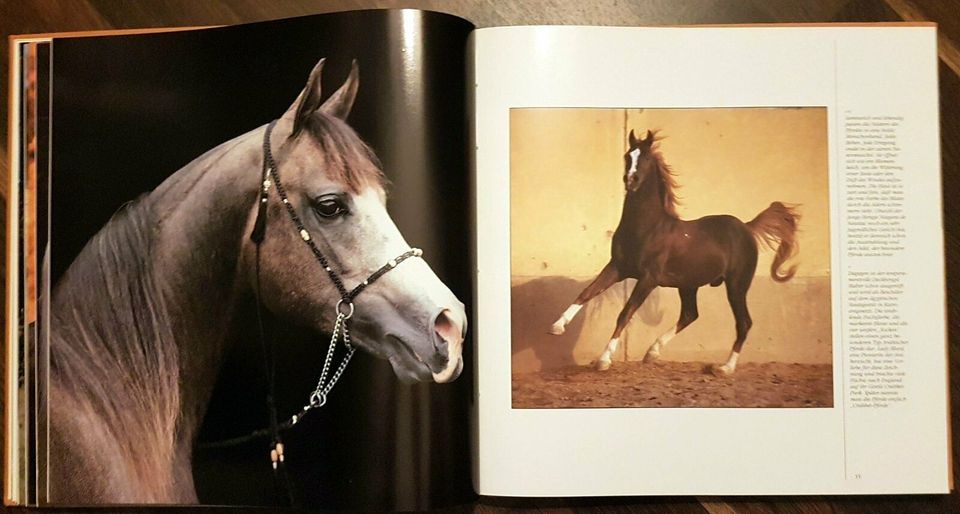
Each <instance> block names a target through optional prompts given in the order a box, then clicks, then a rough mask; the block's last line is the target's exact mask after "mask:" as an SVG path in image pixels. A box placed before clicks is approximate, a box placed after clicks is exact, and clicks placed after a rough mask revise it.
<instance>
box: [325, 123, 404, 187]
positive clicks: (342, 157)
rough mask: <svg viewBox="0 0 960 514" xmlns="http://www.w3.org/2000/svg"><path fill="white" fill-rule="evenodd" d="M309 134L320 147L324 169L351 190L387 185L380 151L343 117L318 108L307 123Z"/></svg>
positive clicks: (331, 177) (329, 175) (330, 176)
mask: <svg viewBox="0 0 960 514" xmlns="http://www.w3.org/2000/svg"><path fill="white" fill-rule="evenodd" d="M306 129H307V130H306V132H307V134H308V135H309V137H311V138H313V140H314V141H315V142H316V143H317V144H318V145H319V146H320V149H321V151H322V152H323V154H324V158H325V160H326V163H327V166H326V167H325V169H324V172H325V173H327V175H328V177H329V178H330V179H332V180H335V181H337V182H340V183H341V184H343V185H345V186H346V187H347V189H348V190H349V191H350V192H352V193H359V192H360V191H362V190H363V189H365V188H367V187H370V186H373V187H378V188H380V189H384V188H385V187H386V178H385V177H384V175H383V171H382V165H381V163H380V159H379V158H378V157H377V154H376V153H375V152H374V151H373V149H372V148H370V146H368V145H367V144H366V143H365V142H364V141H363V139H361V138H360V136H359V135H357V133H356V132H355V131H354V130H353V129H352V128H351V127H350V126H349V125H348V124H347V123H346V122H344V121H343V120H341V119H339V118H336V117H334V116H330V115H327V114H326V113H324V112H322V111H318V112H316V113H314V114H313V115H312V116H310V117H309V118H308V120H307V123H306Z"/></svg>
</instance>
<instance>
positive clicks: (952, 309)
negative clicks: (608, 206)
mask: <svg viewBox="0 0 960 514" xmlns="http://www.w3.org/2000/svg"><path fill="white" fill-rule="evenodd" d="M382 7H417V8H422V9H432V10H437V11H443V12H448V13H451V14H455V15H458V16H461V17H463V18H466V19H469V20H471V21H472V22H473V23H474V24H475V25H477V26H479V27H484V26H492V25H529V24H579V25H660V24H671V25H676V24H703V23H758V22H873V21H901V20H907V21H924V20H928V21H935V22H937V23H938V24H939V25H940V46H939V54H940V106H941V107H940V112H941V138H942V145H943V148H942V155H943V157H942V162H943V187H944V191H943V195H944V200H945V201H944V205H945V207H944V208H945V212H944V216H945V219H944V223H945V227H946V235H945V237H946V248H947V278H948V281H947V284H948V301H949V309H948V317H949V328H950V332H951V333H952V337H951V338H950V350H951V351H950V370H951V376H952V377H953V378H952V380H951V390H952V398H953V400H952V401H951V405H952V411H953V421H954V426H960V424H958V423H957V413H958V412H960V409H958V408H957V403H958V401H960V394H957V382H958V380H960V368H958V366H960V352H958V351H957V350H958V348H957V345H958V342H960V337H958V334H960V330H957V328H958V323H960V296H958V294H960V287H958V280H957V278H958V272H960V267H958V266H960V230H958V228H960V223H958V221H960V219H958V215H960V208H958V202H957V201H956V200H955V199H956V198H957V197H958V195H960V1H957V0H949V1H939V0H808V1H802V0H775V1H768V0H742V1H736V0H687V1H670V0H635V1H627V0H602V1H597V0H591V1H589V2H586V1H582V0H542V1H505V0H473V1H470V0H449V1H443V0H433V1H377V0H339V1H333V0H328V1H302V0H261V1H256V0H234V1H222V2H214V1H208V0H150V1H146V0H145V1H140V2H135V1H131V0H71V1H66V0H64V1H59V2H57V1H53V0H29V1H28V0H0V31H2V33H3V35H4V36H7V35H10V34H24V33H37V32H54V31H77V30H94V29H118V28H141V27H158V26H189V25H215V24H230V23H241V22H251V21H260V20H267V19H273V18H281V17H289V16H298V15H306V14H315V13H319V12H329V11H340V10H349V9H368V8H382ZM0 55H2V57H0V59H2V60H0V76H2V77H3V79H2V80H0V97H3V98H6V97H7V87H8V83H7V79H6V77H7V76H8V75H7V74H8V68H9V63H8V60H7V59H8V58H7V56H8V45H7V38H6V37H4V38H3V39H2V41H0ZM0 133H2V137H0V175H2V177H3V179H2V180H0V184H2V188H5V187H6V178H5V177H6V174H7V171H8V170H7V166H8V162H7V158H6V156H7V148H6V142H7V137H6V134H7V112H6V109H3V110H2V111H0ZM5 193H6V191H5V190H0V194H3V195H4V196H5ZM953 446H954V449H955V450H954V459H953V460H954V475H955V476H956V469H957V468H956V466H957V465H956V462H957V461H958V459H957V458H956V457H957V455H956V448H958V445H957V444H956V436H955V437H954V444H953ZM878 451H883V449H878ZM514 509H536V510H546V511H567V510H571V509H573V510H587V511H595V512H679V513H685V512H707V513H711V514H721V513H723V514H726V513H768V512H769V513H774V512H776V513H782V512H797V513H820V512H891V513H900V512H960V495H958V494H956V493H955V494H953V495H950V496H926V497H925V496H898V497H884V496H870V497H863V496H861V497H778V498H762V499H753V498H662V497H661V498H649V499H647V498H613V499H537V500H515V499H497V498H481V499H479V500H478V501H477V502H476V503H474V504H472V505H465V506H460V507H458V508H457V510H476V511H481V512H499V511H504V510H514Z"/></svg>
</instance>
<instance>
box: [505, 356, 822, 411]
mask: <svg viewBox="0 0 960 514" xmlns="http://www.w3.org/2000/svg"><path fill="white" fill-rule="evenodd" d="M707 366H708V365H707V364H705V363H702V362H670V361H659V362H658V363H656V364H643V363H642V362H639V361H633V362H614V363H613V367H612V368H611V369H610V370H608V371H596V370H594V369H593V368H592V367H589V366H572V367H568V368H563V369H557V370H549V371H540V372H534V373H514V374H513V407H514V408H519V409H528V408H531V409H532V408H590V407H832V406H833V372H832V370H831V366H830V365H828V364H786V363H779V362H764V363H743V364H740V366H738V367H737V371H736V373H735V374H734V375H732V376H721V377H717V376H714V375H713V374H710V373H709V372H708V369H707Z"/></svg>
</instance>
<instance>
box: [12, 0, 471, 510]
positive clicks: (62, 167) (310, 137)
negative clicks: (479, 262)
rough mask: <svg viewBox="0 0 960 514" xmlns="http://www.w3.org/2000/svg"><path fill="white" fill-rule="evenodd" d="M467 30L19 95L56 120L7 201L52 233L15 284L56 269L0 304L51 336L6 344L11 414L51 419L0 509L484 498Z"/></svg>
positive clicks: (52, 66)
mask: <svg viewBox="0 0 960 514" xmlns="http://www.w3.org/2000/svg"><path fill="white" fill-rule="evenodd" d="M471 29H472V27H471V25H470V24H469V23H468V22H466V21H464V20H461V19H458V18H454V17H451V16H447V15H442V14H437V13H429V12H421V11H413V10H402V11H362V12H347V13H337V14H329V15H319V16H312V17H304V18H296V19H290V20H278V21H273V22H265V23H258V24H251V25H244V26H236V27H222V28H211V29H201V30H188V31H178V32H163V33H152V34H136V35H130V34H124V35H98V36H94V37H72V36H64V37H59V36H56V35H54V36H53V37H51V38H47V39H46V40H47V41H49V47H48V49H49V59H48V61H47V62H46V63H45V64H43V65H42V67H43V68H44V70H46V72H47V75H44V76H45V77H48V79H49V80H48V83H47V82H43V83H42V84H39V85H42V86H44V87H42V88H40V89H42V90H43V93H44V94H43V95H33V96H32V97H31V96H29V95H27V94H26V93H27V92H28V91H27V89H25V88H24V87H22V86H23V84H26V80H25V79H27V78H29V77H27V76H23V75H17V74H15V75H14V76H13V77H12V80H14V81H17V83H16V84H15V85H14V86H15V87H14V88H11V90H15V91H17V92H18V93H19V94H18V95H17V98H15V99H14V100H13V101H12V102H11V105H18V106H31V105H32V106H35V105H37V104H38V100H37V96H42V97H43V98H44V99H46V100H45V102H40V103H45V105H46V106H48V108H49V112H50V116H49V121H44V127H42V128H43V130H42V131H38V132H43V133H44V134H46V138H44V141H41V142H42V143H44V144H43V145H41V146H42V147H38V152H37V154H38V155H42V156H44V158H43V159H33V160H32V161H31V162H33V163H34V165H35V166H39V167H42V168H44V169H43V170H42V172H37V173H33V174H31V175H23V176H25V177H30V176H32V177H34V181H33V182H32V183H27V182H26V181H22V180H18V181H16V182H15V183H13V184H12V186H13V187H12V188H11V189H12V190H17V191H19V192H21V193H22V196H21V198H27V199H29V201H27V202H26V203H24V202H23V201H18V202H12V205H11V208H10V211H9V212H10V214H9V219H10V220H19V219H21V217H22V216H24V215H25V214H26V211H25V210H24V208H23V205H27V207H29V208H30V209H32V210H31V211H30V212H33V213H34V214H31V215H30V216H29V219H30V220H33V221H31V225H30V226H39V225H40V223H37V222H36V220H42V221H43V223H42V224H43V225H44V226H43V227H41V228H42V230H41V229H33V230H32V231H33V232H35V233H36V234H38V236H36V237H35V238H34V239H33V240H30V241H27V240H26V239H24V237H20V236H23V233H22V232H21V233H19V234H14V235H16V236H17V237H16V238H14V239H13V240H8V245H9V247H10V248H11V252H9V253H8V270H11V272H12V273H15V274H16V273H17V272H18V270H19V271H24V270H27V269H35V268H36V266H37V265H38V263H40V264H43V266H41V271H40V272H37V271H33V272H32V275H33V276H35V277H39V278H41V280H40V281H39V284H40V290H38V292H37V294H36V295H34V296H33V297H30V298H32V300H31V301H27V299H28V296H25V295H20V294H16V293H17V291H13V292H12V293H11V294H12V295H13V296H12V297H11V298H9V299H10V300H12V304H13V305H14V306H15V307H14V308H13V310H11V311H9V312H8V318H9V314H10V312H14V314H16V313H17V312H26V310H29V314H30V315H31V316H34V314H33V313H34V309H36V313H35V316H34V318H31V319H32V321H30V320H28V319H27V317H26V315H22V316H20V315H18V316H16V317H15V319H8V322H10V323H11V324H13V328H12V329H11V330H9V331H8V341H7V348H8V350H9V353H10V356H11V357H10V358H8V359H7V372H8V373H7V382H6V388H7V398H11V397H17V396H24V397H26V396H28V395H32V396H29V397H30V398H32V399H33V400H34V401H32V402H31V403H30V405H24V404H23V403H22V402H16V403H17V405H16V406H14V407H13V408H11V409H10V411H13V412H12V413H11V412H9V411H8V416H7V425H6V429H7V430H6V431H7V434H8V437H7V449H8V451H7V455H8V456H11V455H13V456H15V458H12V459H9V460H8V462H7V463H6V471H7V474H8V477H10V478H9V479H8V483H7V484H6V485H7V487H6V495H5V497H6V499H7V501H8V502H14V503H21V504H40V505H108V504H152V503H160V504H183V503H206V504H221V505H223V504H227V505H277V506H283V505H293V506H299V507H326V508H351V509H359V510H384V509H423V508H429V507H433V506H441V505H444V504H449V503H454V502H463V501H466V500H467V499H469V498H471V497H472V494H473V493H472V489H471V485H470V462H469V461H468V460H467V457H466V456H468V455H469V453H470V452H469V439H468V429H467V427H468V409H469V399H470V389H469V386H470V377H460V375H461V372H462V371H463V370H465V369H466V370H469V366H465V365H464V362H463V360H462V358H461V352H462V348H463V346H464V344H465V343H466V341H464V337H465V332H466V326H467V322H468V320H467V314H466V313H467V312H469V306H467V305H464V303H463V302H466V301H467V299H469V298H471V297H472V290H471V273H470V266H469V263H470V262H471V261H472V259H471V257H470V245H469V241H470V239H469V234H470V233H471V229H470V226H469V218H468V212H467V211H466V210H465V209H462V208H461V206H462V205H464V204H465V202H467V201H468V199H469V179H468V175H467V171H466V162H465V156H466V148H465V146H464V145H465V141H466V137H465V135H464V131H465V127H466V122H465V113H466V108H465V105H464V104H465V88H464V69H465V63H464V59H465V55H466V53H465V45H466V38H467V35H468V33H469V32H470V30H471ZM14 46H15V47H16V48H21V47H22V46H23V45H21V44H19V42H17V41H15V42H14ZM17 57H18V59H19V58H22V57H23V55H17ZM38 62H39V61H38ZM18 69H20V70H24V69H27V68H24V67H22V66H21V67H19V68H18ZM32 108H33V107H31V109H32ZM18 112H19V111H18ZM24 114H26V110H25V111H24ZM22 119H24V117H23V116H11V120H12V122H11V123H12V126H11V132H12V133H15V134H18V136H16V137H15V138H14V139H18V138H19V139H23V138H29V137H30V134H26V132H24V131H22V130H20V129H21V128H22V127H21V125H20V123H19V121H20V120H22ZM273 120H276V123H275V125H274V126H273V127H272V131H271V132H268V124H269V123H270V122H271V121H273ZM14 125H15V126H14ZM21 147H24V146H23V145H21V144H19V142H17V144H14V145H12V146H11V148H21ZM24 148H26V147H24ZM11 153H14V152H11ZM25 156H26V154H25ZM20 168H23V166H18V168H17V169H14V167H11V169H12V170H13V171H12V175H14V176H15V177H14V178H18V177H21V175H22V174H21V173H20V172H19V169H20ZM24 169H25V168H24ZM36 177H40V178H42V180H41V181H42V182H43V184H41V185H39V186H38V185H37V183H36V182H37V180H36ZM47 191H49V195H47V194H46V192H47ZM31 202H32V203H31ZM24 219H27V218H24ZM21 226H24V224H22V223H21V224H19V225H18V227H21ZM9 234H10V232H9V230H8V237H9ZM21 240H23V241H26V242H27V243H29V244H28V246H29V247H35V248H36V249H37V251H36V253H35V254H33V253H27V252H20V251H19V250H18V249H21V248H23V246H22V245H20V243H19V241H21ZM19 275H23V276H26V275H24V274H23V273H20V274H19ZM8 281H9V277H8ZM25 283H29V282H25ZM17 289H18V290H19V289H20V288H17ZM21 322H22V323H21ZM27 322H29V323H27ZM27 329H29V331H35V332H36V350H37V351H36V352H35V356H34V357H31V358H28V359H26V360H24V361H22V362H21V360H20V359H21V358H23V357H29V356H28V355H26V354H25V353H24V352H23V351H21V349H20V344H21V342H22V338H23V336H24V334H25V333H27V332H28V330H27ZM30 333H34V332H30ZM353 348H357V349H359V350H360V351H358V352H356V354H353V352H352V349H353ZM328 351H329V352H328ZM37 356H39V357H37ZM41 357H42V358H41ZM347 363H348V364H349V365H347ZM18 368H21V370H20V372H19V373H17V370H18ZM24 368H25V369H26V370H28V371H29V373H25V372H24ZM464 374H468V373H464ZM458 377H459V379H458ZM318 379H319V382H320V384H318ZM438 382H450V383H444V384H436V383H438ZM428 384H430V385H428ZM334 385H335V387H334ZM21 389H23V394H21ZM312 393H314V394H312ZM305 406H313V408H310V409H307V410H306V412H305V413H304V408H305ZM16 407H25V408H24V409H20V410H19V411H18V410H17V408H16ZM294 414H301V415H302V416H298V418H297V419H296V420H295V421H293V418H292V416H293V415H294ZM24 423H25V424H24ZM20 435H22V436H23V437H18V436H20ZM277 443H281V444H282V446H278V445H277ZM11 449H13V450H15V451H13V452H11V451H10V450H11ZM272 452H274V453H273V455H271V453H272ZM278 454H282V458H280V455H278ZM272 458H273V460H274V462H273V463H272V462H271V459H272ZM274 467H276V471H275V470H274Z"/></svg>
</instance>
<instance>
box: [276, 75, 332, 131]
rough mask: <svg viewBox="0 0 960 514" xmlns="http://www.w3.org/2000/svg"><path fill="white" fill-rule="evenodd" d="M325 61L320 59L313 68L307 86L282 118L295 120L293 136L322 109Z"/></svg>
mask: <svg viewBox="0 0 960 514" xmlns="http://www.w3.org/2000/svg"><path fill="white" fill-rule="evenodd" d="M325 61H326V59H320V62H318V63H317V64H316V66H314V67H313V70H312V71H311V72H310V77H309V78H307V85H306V86H304V88H303V91H301V92H300V94H299V95H297V99H296V100H294V101H293V104H292V105H290V107H289V108H288V109H287V112H285V113H283V116H282V118H284V119H289V120H293V132H292V133H291V135H296V134H299V133H300V130H301V129H302V128H303V124H304V122H306V120H307V118H308V117H309V116H310V114H312V113H313V111H315V110H317V108H318V107H320V75H321V73H322V72H323V63H324V62H325Z"/></svg>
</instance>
